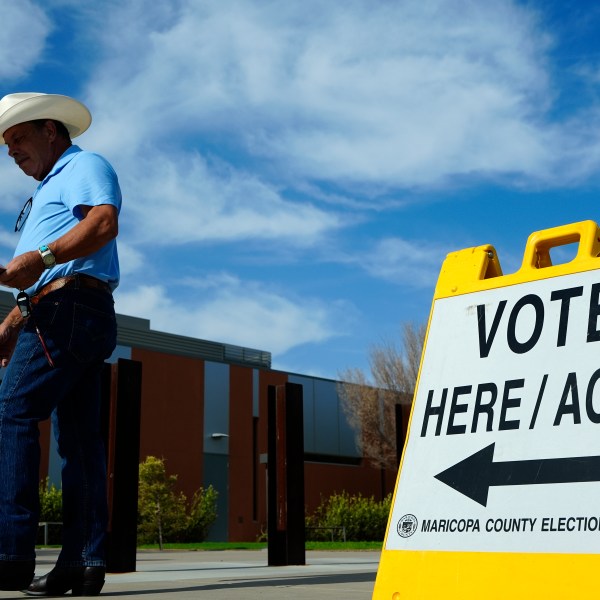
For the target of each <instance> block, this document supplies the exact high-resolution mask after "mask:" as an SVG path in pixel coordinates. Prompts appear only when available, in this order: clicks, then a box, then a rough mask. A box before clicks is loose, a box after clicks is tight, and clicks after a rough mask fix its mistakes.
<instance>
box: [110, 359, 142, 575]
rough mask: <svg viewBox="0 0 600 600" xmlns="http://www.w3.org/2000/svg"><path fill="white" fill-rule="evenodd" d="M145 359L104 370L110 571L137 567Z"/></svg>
mask: <svg viewBox="0 0 600 600" xmlns="http://www.w3.org/2000/svg"><path fill="white" fill-rule="evenodd" d="M141 388H142V363H140V362H137V361H133V360H125V359H119V360H118V362H117V363H116V364H112V365H106V366H105V371H104V390H103V391H104V393H103V420H104V439H105V444H106V456H107V460H106V463H107V474H108V511H109V526H108V538H107V548H106V550H107V571H109V572H111V573H124V572H128V571H135V570H136V550H137V505H138V479H139V460H140V415H141V399H142V394H141Z"/></svg>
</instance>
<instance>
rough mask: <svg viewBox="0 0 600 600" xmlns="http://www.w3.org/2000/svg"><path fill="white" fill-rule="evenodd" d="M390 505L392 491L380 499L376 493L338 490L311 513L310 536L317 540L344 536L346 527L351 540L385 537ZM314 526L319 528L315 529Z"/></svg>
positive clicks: (308, 518)
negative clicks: (371, 495) (352, 494)
mask: <svg viewBox="0 0 600 600" xmlns="http://www.w3.org/2000/svg"><path fill="white" fill-rule="evenodd" d="M390 506H391V495H388V496H387V497H386V498H385V499H384V500H383V501H381V502H377V501H376V500H375V499H374V498H373V497H370V498H365V497H363V496H361V495H360V494H359V495H358V496H350V494H348V493H347V492H342V493H341V494H334V495H332V496H330V497H329V498H327V499H325V500H324V501H323V502H322V503H321V505H320V506H319V507H318V508H317V510H316V511H315V512H314V513H313V514H312V515H309V516H307V518H306V527H307V530H306V538H307V539H308V540H313V541H324V540H331V539H334V540H342V539H343V528H345V533H346V540H347V541H357V542H367V541H380V540H383V538H384V536H385V528H386V526H387V520H388V515H389V512H390ZM314 527H317V528H319V529H311V528H314Z"/></svg>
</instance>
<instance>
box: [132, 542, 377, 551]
mask: <svg viewBox="0 0 600 600" xmlns="http://www.w3.org/2000/svg"><path fill="white" fill-rule="evenodd" d="M382 545H383V544H382V542H306V546H305V547H306V549H307V550H335V551H343V550H355V551H356V550H381V547H382ZM163 548H164V549H165V550H192V551H213V552H214V551H219V550H264V549H266V548H267V543H266V542H200V543H197V544H193V543H190V544H163ZM139 549H140V550H158V544H144V545H142V546H139Z"/></svg>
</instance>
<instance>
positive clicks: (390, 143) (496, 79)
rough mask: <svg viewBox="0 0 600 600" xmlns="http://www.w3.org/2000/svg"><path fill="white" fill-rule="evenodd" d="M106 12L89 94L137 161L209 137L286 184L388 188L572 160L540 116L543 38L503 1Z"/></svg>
mask: <svg viewBox="0 0 600 600" xmlns="http://www.w3.org/2000/svg"><path fill="white" fill-rule="evenodd" d="M157 11H158V12H159V13H160V15H158V16H159V17H160V18H158V16H157V14H156V13H157ZM107 14H108V18H109V19H110V22H109V23H108V25H107V26H106V27H104V28H103V30H102V31H104V32H105V37H104V50H103V52H104V54H103V57H104V61H103V62H102V63H101V64H100V65H99V68H98V70H97V72H96V75H95V77H94V78H93V79H92V80H91V81H90V83H89V86H88V94H89V98H90V103H91V104H92V106H93V108H94V109H95V112H96V113H97V115H98V117H97V123H98V128H99V130H100V131H104V132H106V133H108V132H112V133H114V131H118V132H119V138H120V139H121V140H122V141H123V142H124V146H123V148H121V150H123V149H125V148H129V149H130V150H131V152H132V153H134V154H132V156H133V155H136V154H137V153H138V152H139V151H140V150H143V149H144V148H146V151H147V150H149V149H150V148H148V141H149V140H150V141H152V142H153V143H154V142H155V143H160V144H161V145H163V144H166V145H174V140H175V139H182V138H189V137H191V136H194V135H201V136H203V137H204V138H205V139H206V140H207V141H209V140H212V141H213V142H215V143H217V144H220V145H221V146H222V147H227V148H229V149H230V150H234V151H236V152H242V153H245V154H246V155H251V156H253V157H255V159H256V160H257V161H258V163H257V168H259V169H261V170H262V171H264V172H266V173H269V174H270V175H271V176H272V177H273V178H274V179H279V180H281V179H283V180H286V181H289V182H292V184H293V183H294V181H295V180H296V179H298V178H300V179H305V178H306V179H309V180H310V179H313V180H314V179H318V180H325V181H335V182H336V183H337V184H340V183H344V182H345V184H346V186H351V185H354V184H356V183H362V184H365V183H367V184H368V183H375V182H376V183H377V184H378V185H381V186H386V185H387V186H389V187H394V186H414V185H426V186H429V185H432V184H436V183H439V182H441V181H443V180H444V179H445V178H447V177H449V176H453V175H464V174H470V173H473V172H478V173H487V174H492V175H493V174H499V173H500V174H506V173H519V174H524V175H525V176H526V177H532V178H535V179H550V178H553V177H555V176H556V172H555V166H556V164H557V161H558V160H564V159H565V158H567V159H569V158H570V156H569V155H568V154H567V155H566V157H565V154H564V150H563V145H562V144H561V142H563V141H564V137H565V135H567V134H568V131H567V130H565V129H564V128H563V127H561V126H557V125H552V124H550V123H548V120H547V119H546V118H545V115H546V112H547V110H548V109H549V108H550V107H551V105H552V104H551V103H552V98H553V88H552V82H551V81H550V80H549V78H548V74H547V70H546V52H547V50H548V48H549V46H550V41H549V38H548V36H547V35H546V34H545V33H544V32H543V30H542V29H541V26H540V23H539V22H538V20H537V17H536V14H535V13H534V12H532V11H531V10H528V9H527V8H525V7H522V6H519V5H517V4H516V3H513V2H509V1H508V0H500V1H498V2H493V3H481V2H477V1H475V0H452V1H448V0H429V1H427V2H423V1H421V0H418V1H417V0H414V1H411V2H402V3H391V2H380V3H377V4H375V5H374V4H373V3H372V2H370V1H367V0H344V2H341V1H337V2H328V3H323V2H316V0H315V1H311V0H306V1H305V2H287V3H283V4H282V3H275V2H262V3H256V2H251V1H249V0H231V1H229V2H227V3H223V2H216V1H214V0H194V1H191V0H180V1H179V2H177V3H174V4H173V5H163V4H160V5H157V4H156V3H155V2H150V1H147V2H145V1H143V0H138V1H136V2H127V3H119V4H116V3H115V5H114V7H113V9H112V10H110V11H108V13H107V11H104V10H102V18H103V19H104V18H106V17H107ZM131 22H136V24H137V26H136V28H135V30H134V31H132V30H131V28H130V27H129V23H131ZM125 27H126V29H127V31H126V32H125V30H124V28H125ZM99 135H100V134H99ZM261 161H262V162H261ZM570 167H571V165H570V164H567V168H566V171H567V173H566V174H567V175H568V171H569V168H570ZM563 172H564V170H563Z"/></svg>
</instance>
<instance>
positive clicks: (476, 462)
mask: <svg viewBox="0 0 600 600" xmlns="http://www.w3.org/2000/svg"><path fill="white" fill-rule="evenodd" d="M495 445H496V444H490V445H489V446H487V448H483V450H479V452H475V454H473V455H471V456H469V457H468V458H465V459H464V460H461V461H460V462H459V463H456V464H455V465H453V466H452V467H450V468H449V469H446V470H445V471H442V472H441V473H438V474H437V475H436V476H435V478H436V479H438V480H439V481H441V482H442V483H445V484H446V485H449V486H450V487H451V488H454V489H455V490H456V491H457V492H460V493H461V494H463V495H465V496H467V497H469V498H471V500H475V502H478V503H479V504H481V505H483V506H487V499H488V492H489V490H490V487H492V486H505V485H538V484H547V483H580V482H586V481H600V456H581V457H574V458H540V459H538V460H513V461H506V462H494V447H495Z"/></svg>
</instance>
